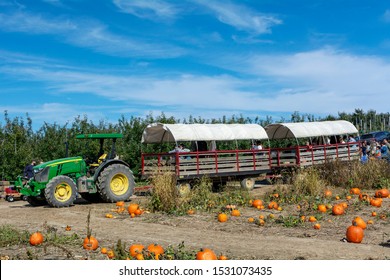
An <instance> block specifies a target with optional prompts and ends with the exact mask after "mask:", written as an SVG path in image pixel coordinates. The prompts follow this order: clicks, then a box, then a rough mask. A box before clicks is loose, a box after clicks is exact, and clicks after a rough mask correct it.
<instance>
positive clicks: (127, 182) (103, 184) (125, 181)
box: [96, 164, 135, 202]
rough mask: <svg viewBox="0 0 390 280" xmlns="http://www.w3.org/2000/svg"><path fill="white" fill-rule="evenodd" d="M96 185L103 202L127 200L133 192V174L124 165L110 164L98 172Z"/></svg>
mask: <svg viewBox="0 0 390 280" xmlns="http://www.w3.org/2000/svg"><path fill="white" fill-rule="evenodd" d="M96 186H97V190H98V192H99V194H100V197H101V198H102V199H103V200H104V201H105V202H117V201H127V200H129V199H130V196H131V195H132V194H133V193H134V186H135V182H134V176H133V173H132V172H131V170H130V169H129V168H128V167H127V166H126V165H124V164H112V165H109V166H108V167H106V168H105V169H103V171H102V172H101V173H100V174H99V177H98V179H97V183H96Z"/></svg>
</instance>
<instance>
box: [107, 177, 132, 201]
mask: <svg viewBox="0 0 390 280" xmlns="http://www.w3.org/2000/svg"><path fill="white" fill-rule="evenodd" d="M110 188H111V191H112V192H113V193H114V194H115V195H118V196H119V195H123V194H125V193H126V192H127V190H128V189H129V179H128V178H127V176H126V175H124V174H122V173H118V174H115V175H114V177H112V179H111V182H110Z"/></svg>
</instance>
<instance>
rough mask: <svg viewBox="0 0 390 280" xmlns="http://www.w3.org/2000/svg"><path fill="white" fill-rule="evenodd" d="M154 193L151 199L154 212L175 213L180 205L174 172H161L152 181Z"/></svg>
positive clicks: (151, 207)
mask: <svg viewBox="0 0 390 280" xmlns="http://www.w3.org/2000/svg"><path fill="white" fill-rule="evenodd" d="M151 184H152V185H153V193H152V197H151V199H150V209H151V210H152V211H163V212H167V213H172V212H175V211H176V210H177V208H178V206H179V204H180V201H179V198H180V196H179V192H178V190H177V187H176V185H177V180H176V176H175V174H174V173H173V172H160V173H157V174H155V175H154V176H153V177H152V179H151Z"/></svg>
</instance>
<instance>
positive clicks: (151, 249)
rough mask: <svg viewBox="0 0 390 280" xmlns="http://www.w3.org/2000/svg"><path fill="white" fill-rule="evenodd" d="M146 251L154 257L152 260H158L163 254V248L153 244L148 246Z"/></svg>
mask: <svg viewBox="0 0 390 280" xmlns="http://www.w3.org/2000/svg"><path fill="white" fill-rule="evenodd" d="M147 250H148V252H149V253H150V254H153V255H154V258H155V259H156V260H158V259H159V257H160V255H162V254H164V248H163V247H162V246H161V245H158V244H154V243H152V244H150V245H149V246H148V248H147Z"/></svg>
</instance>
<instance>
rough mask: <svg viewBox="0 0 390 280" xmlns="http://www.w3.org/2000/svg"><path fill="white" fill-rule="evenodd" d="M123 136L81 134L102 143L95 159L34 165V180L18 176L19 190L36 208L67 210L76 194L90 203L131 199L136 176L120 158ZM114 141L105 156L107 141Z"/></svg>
mask: <svg viewBox="0 0 390 280" xmlns="http://www.w3.org/2000/svg"><path fill="white" fill-rule="evenodd" d="M122 137H123V135H122V134H82V135H77V136H76V138H77V139H96V140H99V141H100V150H99V154H98V155H97V156H96V158H95V159H88V158H84V157H82V156H76V157H66V158H61V159H56V160H52V161H48V162H44V163H41V164H39V165H36V166H34V177H32V178H30V179H29V180H27V179H26V178H23V177H21V176H19V177H18V178H17V180H16V182H15V186H16V188H17V189H18V190H19V192H20V193H21V194H22V195H25V196H27V201H28V202H29V203H30V204H31V205H33V206H40V205H44V204H46V203H47V204H49V205H50V206H53V207H67V206H70V205H72V204H73V202H74V201H75V200H76V197H77V193H78V194H80V195H81V197H83V198H84V199H86V200H89V201H91V202H96V201H105V202H116V201H126V200H129V198H130V196H131V195H132V194H133V192H134V185H135V183H134V176H133V173H132V172H131V170H130V168H129V165H128V164H127V163H126V162H124V161H122V160H120V159H118V157H117V156H116V152H115V143H116V140H117V139H118V138H122ZM106 139H108V140H112V148H111V152H110V153H109V154H106V153H104V150H103V144H104V140H106Z"/></svg>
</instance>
